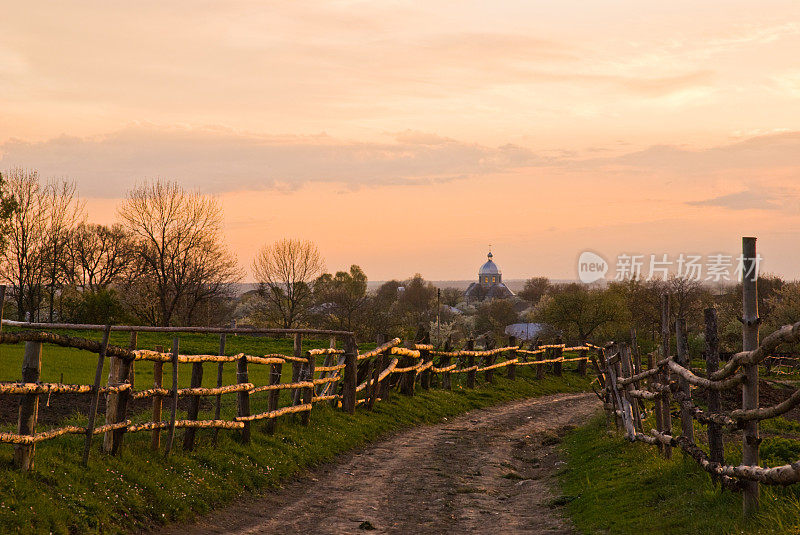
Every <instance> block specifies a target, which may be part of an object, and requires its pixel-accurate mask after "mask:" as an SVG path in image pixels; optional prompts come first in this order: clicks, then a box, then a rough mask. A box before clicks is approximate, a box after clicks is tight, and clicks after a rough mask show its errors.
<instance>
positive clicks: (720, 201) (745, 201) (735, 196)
mask: <svg viewBox="0 0 800 535" xmlns="http://www.w3.org/2000/svg"><path fill="white" fill-rule="evenodd" d="M796 199H797V192H796V191H792V190H789V189H786V188H780V189H775V188H766V187H760V188H748V189H746V190H743V191H737V192H736V193H728V194H726V195H719V196H717V197H712V198H710V199H704V200H700V201H689V202H687V203H686V204H689V205H691V206H716V207H720V208H728V209H730V210H783V209H785V208H786V207H787V202H789V201H791V200H796Z"/></svg>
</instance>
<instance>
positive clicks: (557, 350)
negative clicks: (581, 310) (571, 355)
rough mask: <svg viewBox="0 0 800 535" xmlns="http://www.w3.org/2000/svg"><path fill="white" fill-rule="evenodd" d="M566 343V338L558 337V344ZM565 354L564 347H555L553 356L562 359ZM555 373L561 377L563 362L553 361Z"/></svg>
mask: <svg viewBox="0 0 800 535" xmlns="http://www.w3.org/2000/svg"><path fill="white" fill-rule="evenodd" d="M563 343H564V340H563V339H562V338H561V336H559V337H557V338H556V345H557V346H561V345H562V344H563ZM563 356H564V348H563V347H555V348H553V358H556V359H560V358H561V357H563ZM553 375H555V376H556V377H561V362H554V363H553Z"/></svg>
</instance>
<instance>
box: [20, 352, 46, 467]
mask: <svg viewBox="0 0 800 535" xmlns="http://www.w3.org/2000/svg"><path fill="white" fill-rule="evenodd" d="M41 370H42V344H41V342H25V356H24V357H23V360H22V382H23V383H38V382H39V376H40V374H41ZM38 418H39V394H24V395H23V396H22V397H21V398H20V400H19V421H18V422H17V434H19V435H35V434H36V421H37V420H38ZM35 448H36V446H35V445H34V444H33V443H31V444H16V445H15V446H14V464H15V465H16V466H17V467H18V468H21V469H22V470H23V471H27V470H30V469H31V468H33V454H34V451H35Z"/></svg>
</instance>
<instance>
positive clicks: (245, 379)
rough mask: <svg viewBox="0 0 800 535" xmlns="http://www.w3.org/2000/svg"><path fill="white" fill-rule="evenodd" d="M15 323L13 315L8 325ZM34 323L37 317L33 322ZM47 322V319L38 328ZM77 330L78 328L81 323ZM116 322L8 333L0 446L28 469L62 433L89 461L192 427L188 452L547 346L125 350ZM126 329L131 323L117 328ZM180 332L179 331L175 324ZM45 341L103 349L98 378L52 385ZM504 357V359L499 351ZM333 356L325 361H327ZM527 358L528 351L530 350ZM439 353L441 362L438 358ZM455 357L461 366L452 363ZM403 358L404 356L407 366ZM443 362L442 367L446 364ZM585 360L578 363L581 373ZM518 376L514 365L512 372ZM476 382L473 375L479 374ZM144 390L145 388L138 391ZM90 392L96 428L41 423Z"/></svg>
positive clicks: (444, 381) (350, 339)
mask: <svg viewBox="0 0 800 535" xmlns="http://www.w3.org/2000/svg"><path fill="white" fill-rule="evenodd" d="M4 323H6V322H4ZM26 326H27V324H26ZM37 327H38V325H37ZM73 327H74V328H75V329H77V327H76V326H73ZM111 330H114V329H112V328H109V327H106V329H105V331H104V337H103V342H99V343H98V342H95V341H92V340H87V339H84V338H79V337H74V336H66V335H63V334H58V333H52V332H46V331H23V332H16V333H0V344H13V343H21V342H24V343H25V344H26V350H25V359H24V362H23V370H22V381H20V382H0V397H2V396H5V395H19V396H20V412H19V415H20V416H19V422H18V429H17V432H16V433H0V443H7V444H12V445H14V446H15V462H16V464H17V466H18V467H20V468H21V469H23V470H28V469H30V468H31V467H32V466H33V459H34V451H35V450H34V446H35V444H37V443H40V442H43V441H47V440H52V439H56V438H57V437H60V436H63V435H66V434H83V435H85V436H86V449H85V457H84V458H85V461H86V462H88V460H89V453H90V452H91V451H92V449H91V439H92V437H93V436H95V435H98V434H104V435H105V437H106V439H105V440H104V444H103V450H104V451H106V452H107V453H110V454H112V455H113V454H116V453H117V452H118V451H119V450H120V447H121V444H122V437H123V436H124V435H125V434H126V433H137V432H150V433H152V435H153V436H152V441H151V447H152V449H153V450H156V451H157V450H159V449H161V447H162V441H161V432H162V431H166V432H167V436H166V441H165V442H164V444H163V450H164V452H165V454H169V452H170V451H171V449H172V447H173V445H174V443H175V440H176V438H175V430H176V429H183V430H184V435H183V440H182V446H183V449H184V450H187V451H188V450H192V449H193V448H194V447H195V445H196V437H197V429H211V430H213V431H214V434H213V440H212V443H213V444H216V436H217V433H218V432H219V430H228V431H234V432H237V433H238V434H239V439H240V440H241V441H242V442H247V441H249V439H250V428H251V425H252V424H253V423H254V422H258V421H262V420H266V421H267V424H266V430H267V431H268V432H274V431H275V428H276V422H277V420H278V419H279V418H281V417H285V416H288V415H291V414H300V415H301V423H302V424H306V425H307V424H308V423H309V421H310V418H311V413H312V411H313V407H314V405H315V404H317V403H321V402H330V403H332V404H333V405H334V406H336V407H341V408H342V409H343V410H345V411H348V412H353V411H354V410H355V408H356V406H358V405H362V404H364V405H365V407H366V408H368V409H369V408H372V406H373V405H374V404H375V403H376V402H377V401H381V400H384V399H386V398H387V397H388V395H389V392H390V390H391V388H392V386H393V385H394V386H396V387H397V388H398V390H399V392H401V393H405V394H408V395H413V394H414V390H415V388H414V387H415V384H417V383H419V384H420V386H421V388H424V389H427V388H431V386H432V385H434V384H439V385H441V386H442V387H446V388H449V387H450V385H451V379H450V378H451V377H453V376H455V375H456V374H467V378H466V384H467V385H468V386H469V387H474V386H475V375H476V374H477V373H478V372H484V373H486V374H487V379H488V380H489V381H491V372H493V371H495V370H499V369H502V368H504V367H508V368H509V370H515V369H516V367H517V366H527V365H531V364H534V362H527V361H524V362H523V361H521V360H520V357H521V356H523V355H527V354H538V353H540V352H541V351H544V349H539V350H536V351H530V350H525V349H522V347H520V346H517V345H516V344H515V343H514V340H513V339H511V340H510V343H509V345H507V346H504V347H499V348H496V349H489V350H484V351H476V350H474V349H473V344H472V341H469V342H468V344H467V349H466V350H463V351H438V350H437V349H436V348H435V347H434V346H432V345H431V344H428V343H424V342H423V343H418V344H409V345H407V346H403V345H402V343H403V342H402V340H401V339H399V338H395V339H393V340H390V341H388V342H383V340H386V338H385V337H384V338H383V340H380V341H381V342H383V343H380V344H379V345H378V347H376V348H375V349H373V350H370V351H366V352H364V353H359V352H358V349H357V346H356V343H355V338H354V336H353V334H352V333H346V335H344V336H341V338H343V339H344V340H343V341H344V349H337V348H336V347H335V345H336V344H335V341H332V343H331V346H332V347H330V348H326V349H310V350H307V351H305V352H303V351H302V338H301V335H302V334H314V333H313V332H309V330H303V331H302V332H296V333H292V332H287V331H284V330H281V334H293V335H294V336H295V348H294V352H293V354H292V355H282V354H265V355H247V354H243V353H240V354H237V355H225V354H224V353H225V337H226V335H227V334H229V333H228V332H225V331H226V330H222V332H220V333H219V334H220V348H219V352H218V353H219V354H216V355H212V354H208V355H185V354H181V353H180V350H179V349H180V339H179V336H177V335H176V336H175V337H174V339H173V347H172V351H170V352H164V351H163V350H162V349H161V348H156V350H146V349H137V348H136V340H137V338H136V331H130V332H131V343H130V345H129V348H127V349H126V348H120V347H116V346H112V345H109V344H108V334H109V332H110V331H111ZM116 330H126V329H116ZM171 332H174V330H172V331H171ZM332 332H333V333H336V335H337V336H338V334H339V333H338V332H336V331H319V332H318V333H319V334H321V335H326V336H327V335H329V334H330V333H332ZM43 344H55V345H59V346H62V347H72V348H76V349H81V350H84V351H89V352H93V353H96V354H97V355H98V368H97V370H98V371H97V377H96V381H95V383H94V384H92V385H88V384H62V383H42V382H40V381H39V377H40V375H41V352H42V346H43ZM547 347H548V348H557V349H559V350H561V351H578V352H584V353H585V352H586V351H587V350H588V349H589V346H588V345H584V346H577V347H565V345H564V344H556V345H551V346H547ZM501 356H503V357H505V358H504V360H502V361H499V362H497V361H496V360H497V359H498V358H499V357H501ZM106 357H110V358H111V359H113V360H112V364H111V366H110V370H111V371H110V373H109V375H108V380H107V384H106V385H101V384H100V372H101V370H102V368H103V362H104V360H105V358H106ZM318 358H321V359H324V360H323V362H322V364H321V365H317V359H318ZM523 358H526V357H523ZM476 359H483V361H482V362H483V365H482V366H479V365H477V364H475V362H476ZM587 359H588V357H586V356H579V357H577V358H564V357H563V356H561V357H558V358H554V359H549V360H547V361H538V362H536V364H543V363H558V364H561V363H566V362H581V363H584V364H585V362H586V360H587ZM437 360H438V362H437ZM453 360H454V361H455V362H453V363H451V361H453ZM136 362H138V363H140V365H142V364H145V363H152V365H153V384H152V386H150V385H134V384H133V380H132V379H133V374H132V372H131V371H130V370H131V368H132V366H133V364H134V363H136ZM400 363H403V364H402V365H401V364H400ZM165 364H167V365H168V366H170V368H171V375H172V377H171V385H169V386H167V385H165V384H163V381H162V378H163V367H164V365H165ZM181 364H189V365H191V380H190V383H189V387H184V388H179V386H178V383H179V382H178V379H179V373H180V370H181V366H180V365H181ZM208 364H212V365H216V366H214V368H215V371H216V372H217V374H216V386H214V387H204V386H202V383H203V374H204V365H208ZM226 364H228V365H231V366H234V365H235V368H236V380H235V382H234V383H232V384H223V373H222V372H223V366H224V365H226ZM286 364H292V366H293V371H294V372H293V374H292V376H293V378H292V380H291V381H289V382H282V381H281V371H282V369H283V366H284V365H286ZM437 364H439V365H438V366H437ZM252 366H268V367H269V374H268V377H269V381H268V383H267V384H256V383H254V382H253V381H252V380H251V377H253V376H254V375H253V374H252V370H251V369H250V368H251V367H252ZM581 369H583V372H584V373H585V366H583V367H582V368H581V366H579V367H578V370H577V371H578V372H580V371H581ZM513 376H514V375H513V374H512V373H511V372H510V371H509V377H513ZM470 379H471V380H470ZM137 387H138V388H137ZM282 390H288V391H289V392H290V393H291V392H294V393H296V394H294V395H290V404H289V405H288V406H284V407H279V403H278V402H279V397H278V394H279V393H280V392H281V391H282ZM61 393H70V394H83V395H88V396H93V398H92V399H93V403H92V407H91V409H90V413H89V415H88V422H87V425H86V426H74V425H71V426H61V427H57V428H55V429H50V430H47V431H43V432H41V431H38V432H37V429H36V424H37V419H38V408H39V407H38V403H39V396H41V395H44V394H47V395H50V394H55V395H57V394H61ZM260 393H266V394H267V396H268V397H267V398H266V401H267V403H266V410H264V411H262V412H256V413H253V412H252V411H251V398H252V396H254V395H257V394H260ZM101 395H102V396H105V398H106V399H105V402H106V420H105V425H101V426H95V425H94V419H95V418H94V415H95V414H96V413H97V405H98V404H99V403H100V401H101V397H100V396H101ZM230 395H235V396H236V409H235V416H233V417H230V418H224V417H223V416H222V415H221V404H222V398H223V397H227V396H230ZM203 397H212V398H214V400H215V402H216V403H215V407H214V411H213V413H214V414H213V416H212V417H210V418H208V419H203V418H202V417H201V412H200V400H201V398H203ZM181 398H183V399H187V400H188V410H187V411H186V414H185V417H183V418H181V417H179V411H178V401H179V399H181ZM141 399H152V405H153V408H152V412H151V413H150V412H148V413H147V416H149V417H150V418H151V419H150V420H147V421H133V420H134V419H137V418H141V416H143V415H144V414H137V415H130V414H128V413H129V412H130V411H129V410H128V406H129V405H130V403H129V401H130V400H141ZM164 403H166V404H167V407H168V410H167V415H166V416H167V418H166V419H165V418H164V416H163V415H162V407H163V404H164Z"/></svg>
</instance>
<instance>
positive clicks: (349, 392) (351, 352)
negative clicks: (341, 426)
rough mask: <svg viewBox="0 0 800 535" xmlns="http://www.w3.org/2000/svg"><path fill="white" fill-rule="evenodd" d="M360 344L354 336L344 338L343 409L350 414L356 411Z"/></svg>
mask: <svg viewBox="0 0 800 535" xmlns="http://www.w3.org/2000/svg"><path fill="white" fill-rule="evenodd" d="M357 353H358V346H357V345H356V340H355V338H353V337H352V336H348V337H347V338H345V340H344V357H345V360H344V364H345V368H344V377H343V378H342V410H344V411H345V412H348V413H350V414H354V413H355V412H356V386H358V385H357V384H356V373H357V366H356V362H357V361H356V359H357Z"/></svg>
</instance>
